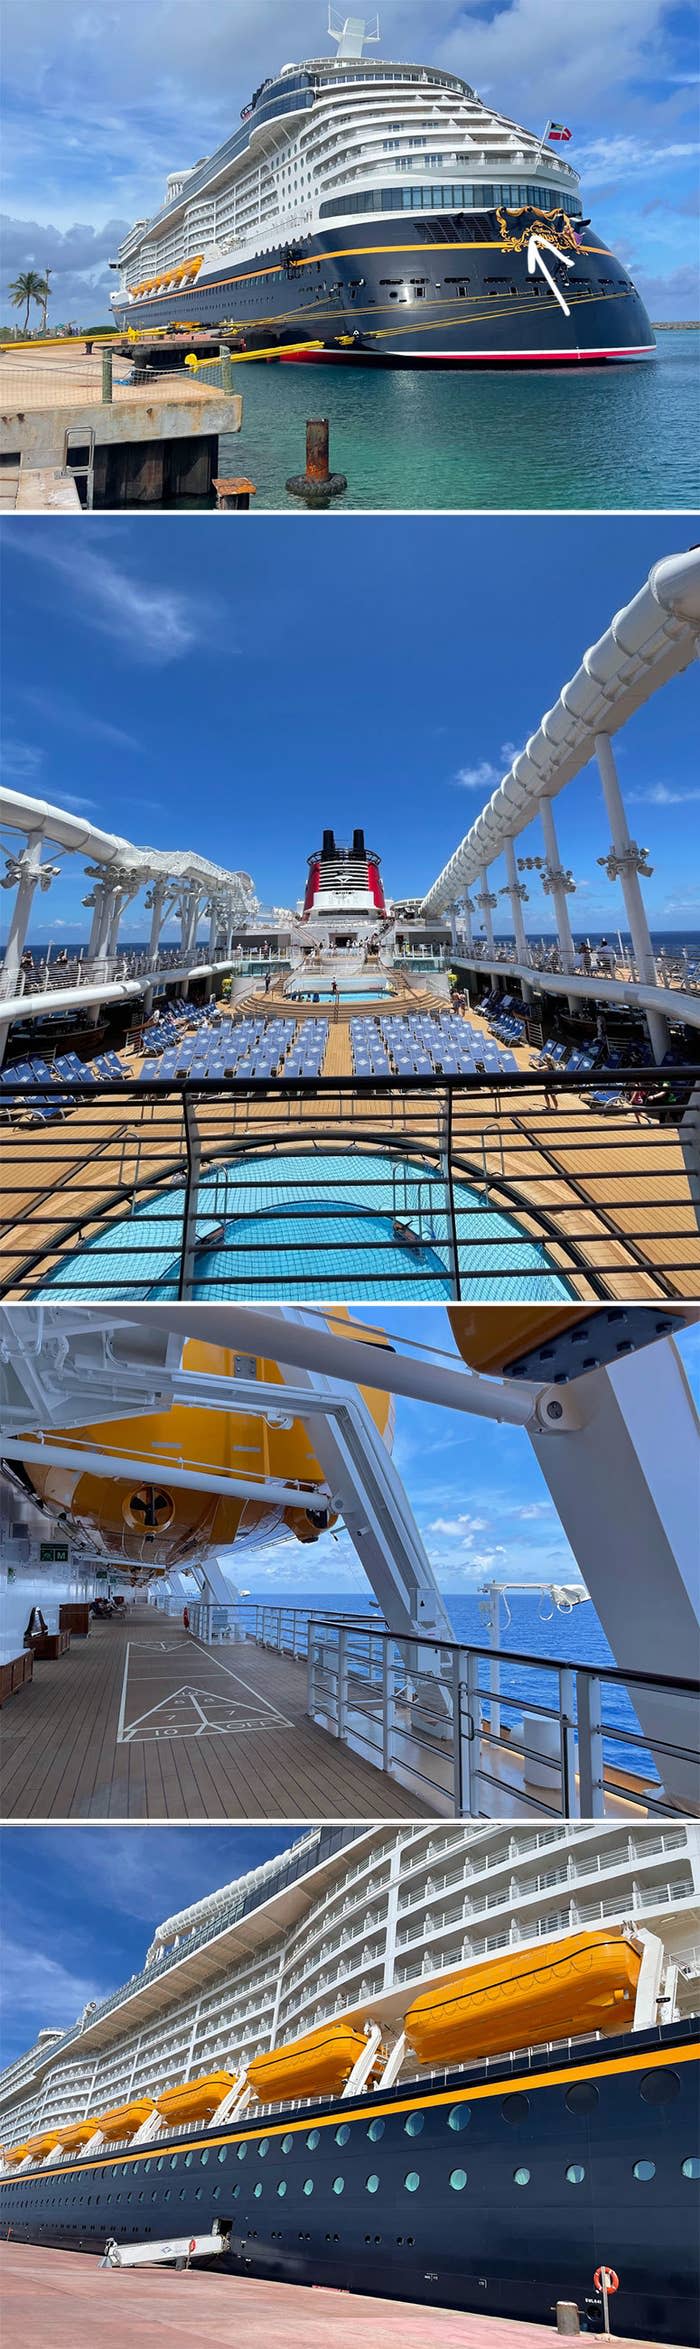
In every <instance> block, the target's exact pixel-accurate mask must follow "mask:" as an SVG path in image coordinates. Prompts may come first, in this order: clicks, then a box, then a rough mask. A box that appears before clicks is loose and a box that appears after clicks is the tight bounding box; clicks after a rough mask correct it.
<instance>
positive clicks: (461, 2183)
mask: <svg viewBox="0 0 700 2349" xmlns="http://www.w3.org/2000/svg"><path fill="white" fill-rule="evenodd" d="M466 2183H467V2173H466V2170H450V2185H451V2187H452V2190H453V2193H455V2194H461V2193H462V2191H463V2189H464V2187H465V2186H466Z"/></svg>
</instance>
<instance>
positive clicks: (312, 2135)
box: [306, 2129, 321, 2153]
mask: <svg viewBox="0 0 700 2349" xmlns="http://www.w3.org/2000/svg"><path fill="white" fill-rule="evenodd" d="M320 2135H321V2131H320V2129H310V2130H309V2134H308V2137H307V2140H306V2142H307V2145H308V2148H309V2152H310V2153H315V2151H316V2147H317V2145H318V2141H319V2137H320Z"/></svg>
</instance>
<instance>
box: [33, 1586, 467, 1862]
mask: <svg viewBox="0 0 700 2349" xmlns="http://www.w3.org/2000/svg"><path fill="white" fill-rule="evenodd" d="M125 1617H126V1620H125V1621H124V1622H123V1623H122V1622H120V1620H119V1618H118V1617H113V1618H112V1620H111V1621H110V1622H107V1623H99V1622H93V1623H92V1624H91V1627H90V1632H89V1636H88V1638H87V1639H86V1640H84V1639H73V1640H72V1641H71V1646H70V1650H69V1651H68V1653H67V1654H65V1655H63V1656H61V1657H59V1658H58V1659H57V1660H56V1661H55V1662H51V1663H41V1662H35V1665H34V1677H33V1680H32V1682H31V1685H30V1686H28V1687H27V1688H25V1689H22V1690H21V1691H20V1692H19V1693H18V1694H17V1695H16V1696H14V1697H13V1698H12V1699H11V1700H10V1702H9V1703H8V1704H7V1705H5V1706H3V1709H2V1713H1V1714H0V1758H1V1765H2V1766H1V1771H0V1816H1V1817H4V1818H5V1819H115V1818H118V1819H274V1818H283V1819H289V1818H294V1819H296V1818H299V1819H304V1820H306V1819H315V1818H319V1817H324V1818H332V1819H355V1818H370V1819H373V1818H380V1819H383V1818H387V1819H399V1818H412V1817H414V1816H420V1817H422V1818H429V1817H431V1816H432V1812H431V1808H430V1805H428V1804H424V1803H421V1802H420V1801H418V1800H417V1799H416V1798H415V1796H414V1795H412V1794H409V1793H407V1792H406V1790H405V1789H404V1788H403V1787H402V1786H399V1785H398V1784H397V1782H396V1780H395V1779H393V1778H389V1777H388V1776H387V1775H386V1773H385V1772H384V1771H383V1770H377V1769H374V1768H373V1767H372V1765H371V1764H370V1763H367V1762H364V1761H362V1760H361V1759H360V1757H359V1756H358V1755H356V1754H353V1753H351V1752H350V1751H349V1749H348V1747H347V1746H344V1745H340V1744H339V1743H338V1740H337V1739H336V1738H334V1737H332V1736H331V1735H330V1734H329V1733H328V1732H327V1731H326V1730H325V1729H320V1728H318V1727H317V1726H316V1724H315V1722H313V1721H310V1720H309V1719H308V1717H307V1713H306V1666H305V1664H304V1663H302V1662H294V1661H293V1660H292V1658H290V1657H286V1656H279V1655H277V1654H272V1653H270V1652H268V1651H267V1650H264V1649H261V1648H257V1647H255V1646H254V1645H252V1644H250V1645H248V1644H247V1643H245V1644H238V1643H226V1645H225V1646H223V1645H222V1647H221V1648H219V1647H218V1646H213V1647H203V1646H201V1645H200V1643H199V1641H198V1640H195V1639H194V1638H193V1637H192V1636H191V1634H189V1633H187V1632H185V1631H183V1629H182V1627H181V1624H180V1622H179V1620H178V1619H177V1618H175V1619H173V1618H172V1617H170V1616H167V1615H164V1614H161V1613H159V1612H157V1610H156V1609H155V1608H152V1607H150V1608H149V1607H145V1606H141V1605H135V1606H134V1607H129V1608H128V1609H126V1610H125Z"/></svg>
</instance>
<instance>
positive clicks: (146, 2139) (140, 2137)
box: [131, 2110, 165, 2145]
mask: <svg viewBox="0 0 700 2349" xmlns="http://www.w3.org/2000/svg"><path fill="white" fill-rule="evenodd" d="M164 2126H165V2124H164V2121H163V2118H162V2114H161V2113H159V2112H158V2111H157V2110H156V2111H155V2112H149V2113H148V2114H147V2116H146V2119H145V2121H142V2122H141V2127H140V2129H137V2131H136V2135H135V2137H132V2139H131V2143H132V2145H150V2144H151V2143H152V2141H153V2139H154V2137H161V2136H162V2135H163V2132H164Z"/></svg>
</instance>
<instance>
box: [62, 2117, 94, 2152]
mask: <svg viewBox="0 0 700 2349" xmlns="http://www.w3.org/2000/svg"><path fill="white" fill-rule="evenodd" d="M101 2126H102V2124H101V2122H99V2123H98V2122H97V2121H71V2122H70V2125H69V2126H68V2127H67V2128H65V2129H59V2130H58V2131H57V2140H56V2141H57V2144H59V2145H60V2146H61V2149H62V2151H63V2153H74V2152H75V2151H76V2149H77V2147H78V2146H79V2145H89V2142H90V2138H91V2137H94V2135H95V2131H96V2129H97V2128H98V2127H100V2128H101Z"/></svg>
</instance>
